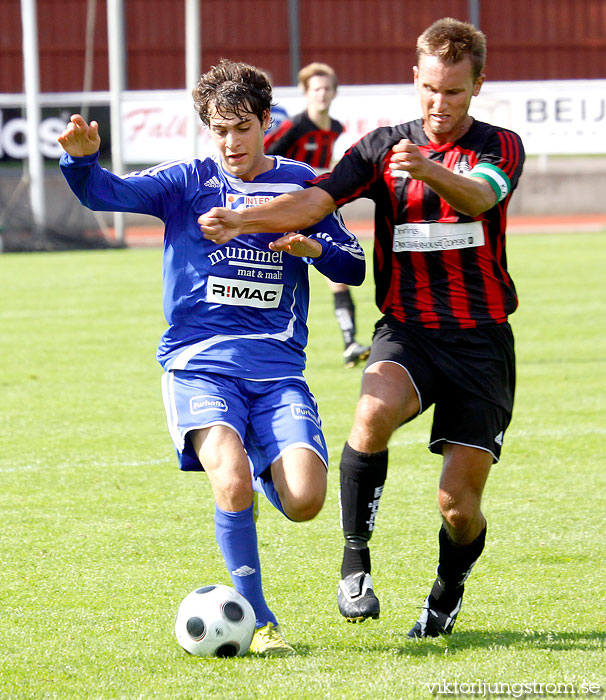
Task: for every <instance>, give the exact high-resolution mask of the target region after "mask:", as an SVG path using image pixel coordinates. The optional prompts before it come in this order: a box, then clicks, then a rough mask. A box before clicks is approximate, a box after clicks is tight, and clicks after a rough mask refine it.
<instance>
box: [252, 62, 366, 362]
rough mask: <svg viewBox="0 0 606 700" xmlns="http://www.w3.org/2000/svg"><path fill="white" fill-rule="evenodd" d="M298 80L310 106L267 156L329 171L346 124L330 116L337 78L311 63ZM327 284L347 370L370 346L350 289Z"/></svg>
mask: <svg viewBox="0 0 606 700" xmlns="http://www.w3.org/2000/svg"><path fill="white" fill-rule="evenodd" d="M298 80H299V87H300V88H301V90H303V92H304V93H305V100H306V102H307V107H306V109H305V111H303V112H300V113H299V114H297V115H296V116H294V117H293V118H292V119H284V120H283V121H282V122H281V123H280V125H279V126H278V127H276V129H274V130H272V131H269V132H268V133H267V134H266V135H265V153H266V154H267V155H271V156H284V157H285V158H292V159H294V160H300V161H302V162H303V163H308V164H309V165H311V166H312V167H314V168H316V169H319V170H327V169H329V168H330V166H331V161H332V154H333V147H334V145H335V141H336V140H337V139H338V138H339V136H340V135H341V134H342V133H343V126H342V124H341V123H340V122H338V121H337V120H336V119H332V118H331V116H330V114H329V110H330V105H331V104H332V102H333V100H334V99H335V97H336V96H337V87H338V82H337V75H336V73H335V72H334V70H333V69H332V68H331V67H330V66H329V65H327V64H326V63H310V64H309V65H307V66H305V67H304V68H302V69H301V70H300V71H299V76H298ZM326 281H327V283H328V286H329V288H330V291H331V292H332V293H333V303H334V310H335V317H336V319H337V323H338V324H339V328H340V329H341V333H342V334H343V345H344V350H343V360H344V362H345V366H346V367H354V366H355V365H357V364H358V362H361V361H363V360H366V359H367V357H368V355H369V353H370V347H368V345H361V344H360V343H358V342H357V341H356V308H355V304H354V300H353V298H352V296H351V292H350V290H349V287H348V286H347V285H346V284H341V283H337V282H332V281H331V280H329V279H328V278H327V279H326Z"/></svg>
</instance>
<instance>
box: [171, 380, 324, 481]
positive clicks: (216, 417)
mask: <svg viewBox="0 0 606 700" xmlns="http://www.w3.org/2000/svg"><path fill="white" fill-rule="evenodd" d="M162 396H163V398H164V408H165V409H166V418H167V421H168V430H169V432H170V434H171V437H172V439H173V442H174V444H175V448H176V450H177V455H178V457H179V463H180V466H181V469H183V470H184V471H203V470H204V467H203V465H202V464H200V460H199V459H198V456H197V454H196V453H195V450H194V448H193V445H192V442H191V439H190V438H189V436H188V433H190V432H191V431H192V430H198V429H200V428H208V427H210V426H212V425H226V426H228V427H230V428H232V429H233V430H235V432H236V433H237V434H238V435H239V436H240V440H242V444H243V445H244V448H245V450H246V452H247V453H248V457H249V461H250V462H251V468H252V475H253V477H259V476H260V475H261V474H262V473H263V472H264V471H265V470H266V469H267V468H268V467H269V466H270V465H271V464H273V463H274V462H275V461H276V460H278V459H279V458H280V457H281V456H282V455H283V454H284V453H285V452H286V451H288V450H290V449H292V448H294V447H305V448H307V449H309V450H312V452H315V453H316V454H317V455H318V457H320V459H321V460H322V461H323V462H324V464H325V465H326V467H327V468H328V451H327V449H326V441H325V439H324V435H323V434H322V423H321V421H320V416H319V414H318V407H317V404H316V400H315V398H314V397H313V394H312V393H311V391H310V390H309V387H308V386H307V384H306V383H305V381H304V380H303V379H296V378H289V379H272V380H269V381H254V380H250V379H240V378H238V377H229V376H226V375H220V374H212V373H205V372H191V371H186V370H176V371H169V372H166V373H165V374H164V375H163V376H162Z"/></svg>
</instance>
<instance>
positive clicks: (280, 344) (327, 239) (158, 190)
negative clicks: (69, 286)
mask: <svg viewBox="0 0 606 700" xmlns="http://www.w3.org/2000/svg"><path fill="white" fill-rule="evenodd" d="M97 161H98V155H97V154H95V155H92V156H84V157H81V158H74V157H72V156H70V155H68V154H67V153H64V154H63V155H62V156H61V160H60V166H61V169H62V171H63V174H64V175H65V178H66V179H67V182H68V183H69V186H70V187H71V189H72V190H73V192H74V193H75V194H76V196H77V197H78V199H79V200H80V201H81V202H82V204H84V205H85V206H87V207H89V208H90V209H94V210H99V211H123V212H137V213H141V214H150V215H153V216H156V217H158V218H159V219H161V220H162V221H163V222H164V226H165V234H164V266H163V304H164V315H165V317H166V321H167V323H168V328H167V329H166V331H165V333H164V335H163V336H162V339H161V341H160V345H159V348H158V361H159V362H160V364H161V365H162V366H163V367H164V369H165V370H195V371H206V372H215V373H218V374H229V375H234V376H238V377H242V378H246V379H274V378H276V379H277V378H283V377H288V376H301V374H302V372H303V369H304V367H305V352H304V348H305V346H306V344H307V312H308V306H309V283H308V267H309V265H310V264H313V265H314V266H315V267H316V268H317V269H318V270H319V271H320V272H322V273H323V274H325V275H326V276H327V277H329V278H330V279H332V280H333V281H335V282H344V283H346V284H352V285H359V284H361V283H362V281H363V279H364V272H365V265H364V253H363V251H362V248H361V247H360V244H359V243H358V241H357V240H356V238H355V237H354V236H353V234H351V233H350V232H349V231H348V230H347V229H346V228H345V226H344V224H343V222H342V220H341V217H340V215H339V214H338V213H334V214H331V215H330V216H327V217H326V218H325V219H323V220H322V221H321V222H319V223H318V224H316V225H315V226H313V227H312V228H310V229H307V230H306V231H305V233H306V234H307V235H309V236H310V237H311V238H314V239H316V240H317V241H319V242H320V243H321V245H322V255H321V256H320V257H319V258H313V259H312V258H309V259H308V258H298V257H295V256H292V255H289V254H288V253H285V252H276V251H272V250H270V248H269V247H268V244H269V243H270V242H271V241H272V240H275V239H276V238H279V237H280V235H281V234H275V233H257V234H252V235H244V236H238V237H237V238H234V239H233V240H231V241H229V242H228V243H225V244H223V245H216V244H215V243H213V242H212V241H208V240H206V239H205V238H204V237H203V235H202V232H201V231H200V226H199V224H198V223H197V219H198V217H199V216H200V215H201V214H203V213H205V212H207V211H208V210H209V209H211V208H212V207H229V208H231V209H240V208H244V207H250V206H254V205H256V204H261V203H263V202H266V201H268V200H269V199H271V198H272V197H276V196H278V195H280V194H283V193H284V192H292V191H295V190H299V189H302V188H303V187H305V186H306V185H305V181H306V180H309V179H310V178H311V177H313V176H314V172H313V170H312V169H311V168H310V167H309V166H306V165H304V164H303V163H298V162H296V161H292V160H289V159H286V158H280V157H276V158H275V164H274V167H273V168H272V169H271V170H268V171H267V172H264V173H262V174H260V175H258V176H257V177H256V178H255V179H254V180H252V181H243V180H240V179H239V178H236V177H234V176H232V175H230V174H229V173H227V172H226V171H225V169H224V168H223V166H222V163H221V160H220V158H219V157H218V156H217V157H215V158H206V159H205V160H198V159H192V160H189V161H174V162H170V163H163V164H161V165H158V166H157V167H154V168H150V169H148V170H143V171H140V172H136V173H131V174H129V175H126V176H124V177H118V176H117V175H114V174H113V173H111V172H109V171H108V170H105V169H104V168H101V167H100V166H99V164H98V162H97Z"/></svg>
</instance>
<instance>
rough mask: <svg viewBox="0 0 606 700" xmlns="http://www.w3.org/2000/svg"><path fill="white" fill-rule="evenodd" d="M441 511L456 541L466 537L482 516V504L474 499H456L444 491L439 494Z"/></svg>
mask: <svg viewBox="0 0 606 700" xmlns="http://www.w3.org/2000/svg"><path fill="white" fill-rule="evenodd" d="M438 500H439V506H440V513H441V515H442V518H443V520H444V524H445V526H446V529H447V530H448V532H449V534H450V535H451V536H452V538H453V539H454V540H455V541H461V540H465V539H466V535H467V533H469V532H470V531H471V530H473V529H474V528H475V524H476V522H477V521H478V518H480V517H481V512H480V505H479V503H477V502H476V501H475V500H474V499H471V500H456V499H453V498H452V497H451V495H450V494H448V493H446V492H444V491H442V492H440V495H439V499H438Z"/></svg>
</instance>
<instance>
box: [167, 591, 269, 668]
mask: <svg viewBox="0 0 606 700" xmlns="http://www.w3.org/2000/svg"><path fill="white" fill-rule="evenodd" d="M255 622H256V618H255V611H254V610H253V607H252V605H251V604H250V603H249V602H248V601H247V600H246V598H244V596H242V595H240V593H238V591H236V590H235V588H232V587H231V586H224V585H222V584H217V585H214V586H203V587H202V588H198V589H196V590H195V591H192V592H191V593H189V594H188V595H186V596H185V598H184V599H183V601H182V602H181V605H180V606H179V610H178V612H177V619H176V620H175V634H176V635H177V641H178V642H179V644H180V645H181V646H182V647H183V648H184V649H185V651H187V652H189V653H190V654H193V655H194V656H220V657H226V656H242V655H243V654H246V652H247V651H248V647H249V646H250V642H251V640H252V638H253V634H254V633H255Z"/></svg>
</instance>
